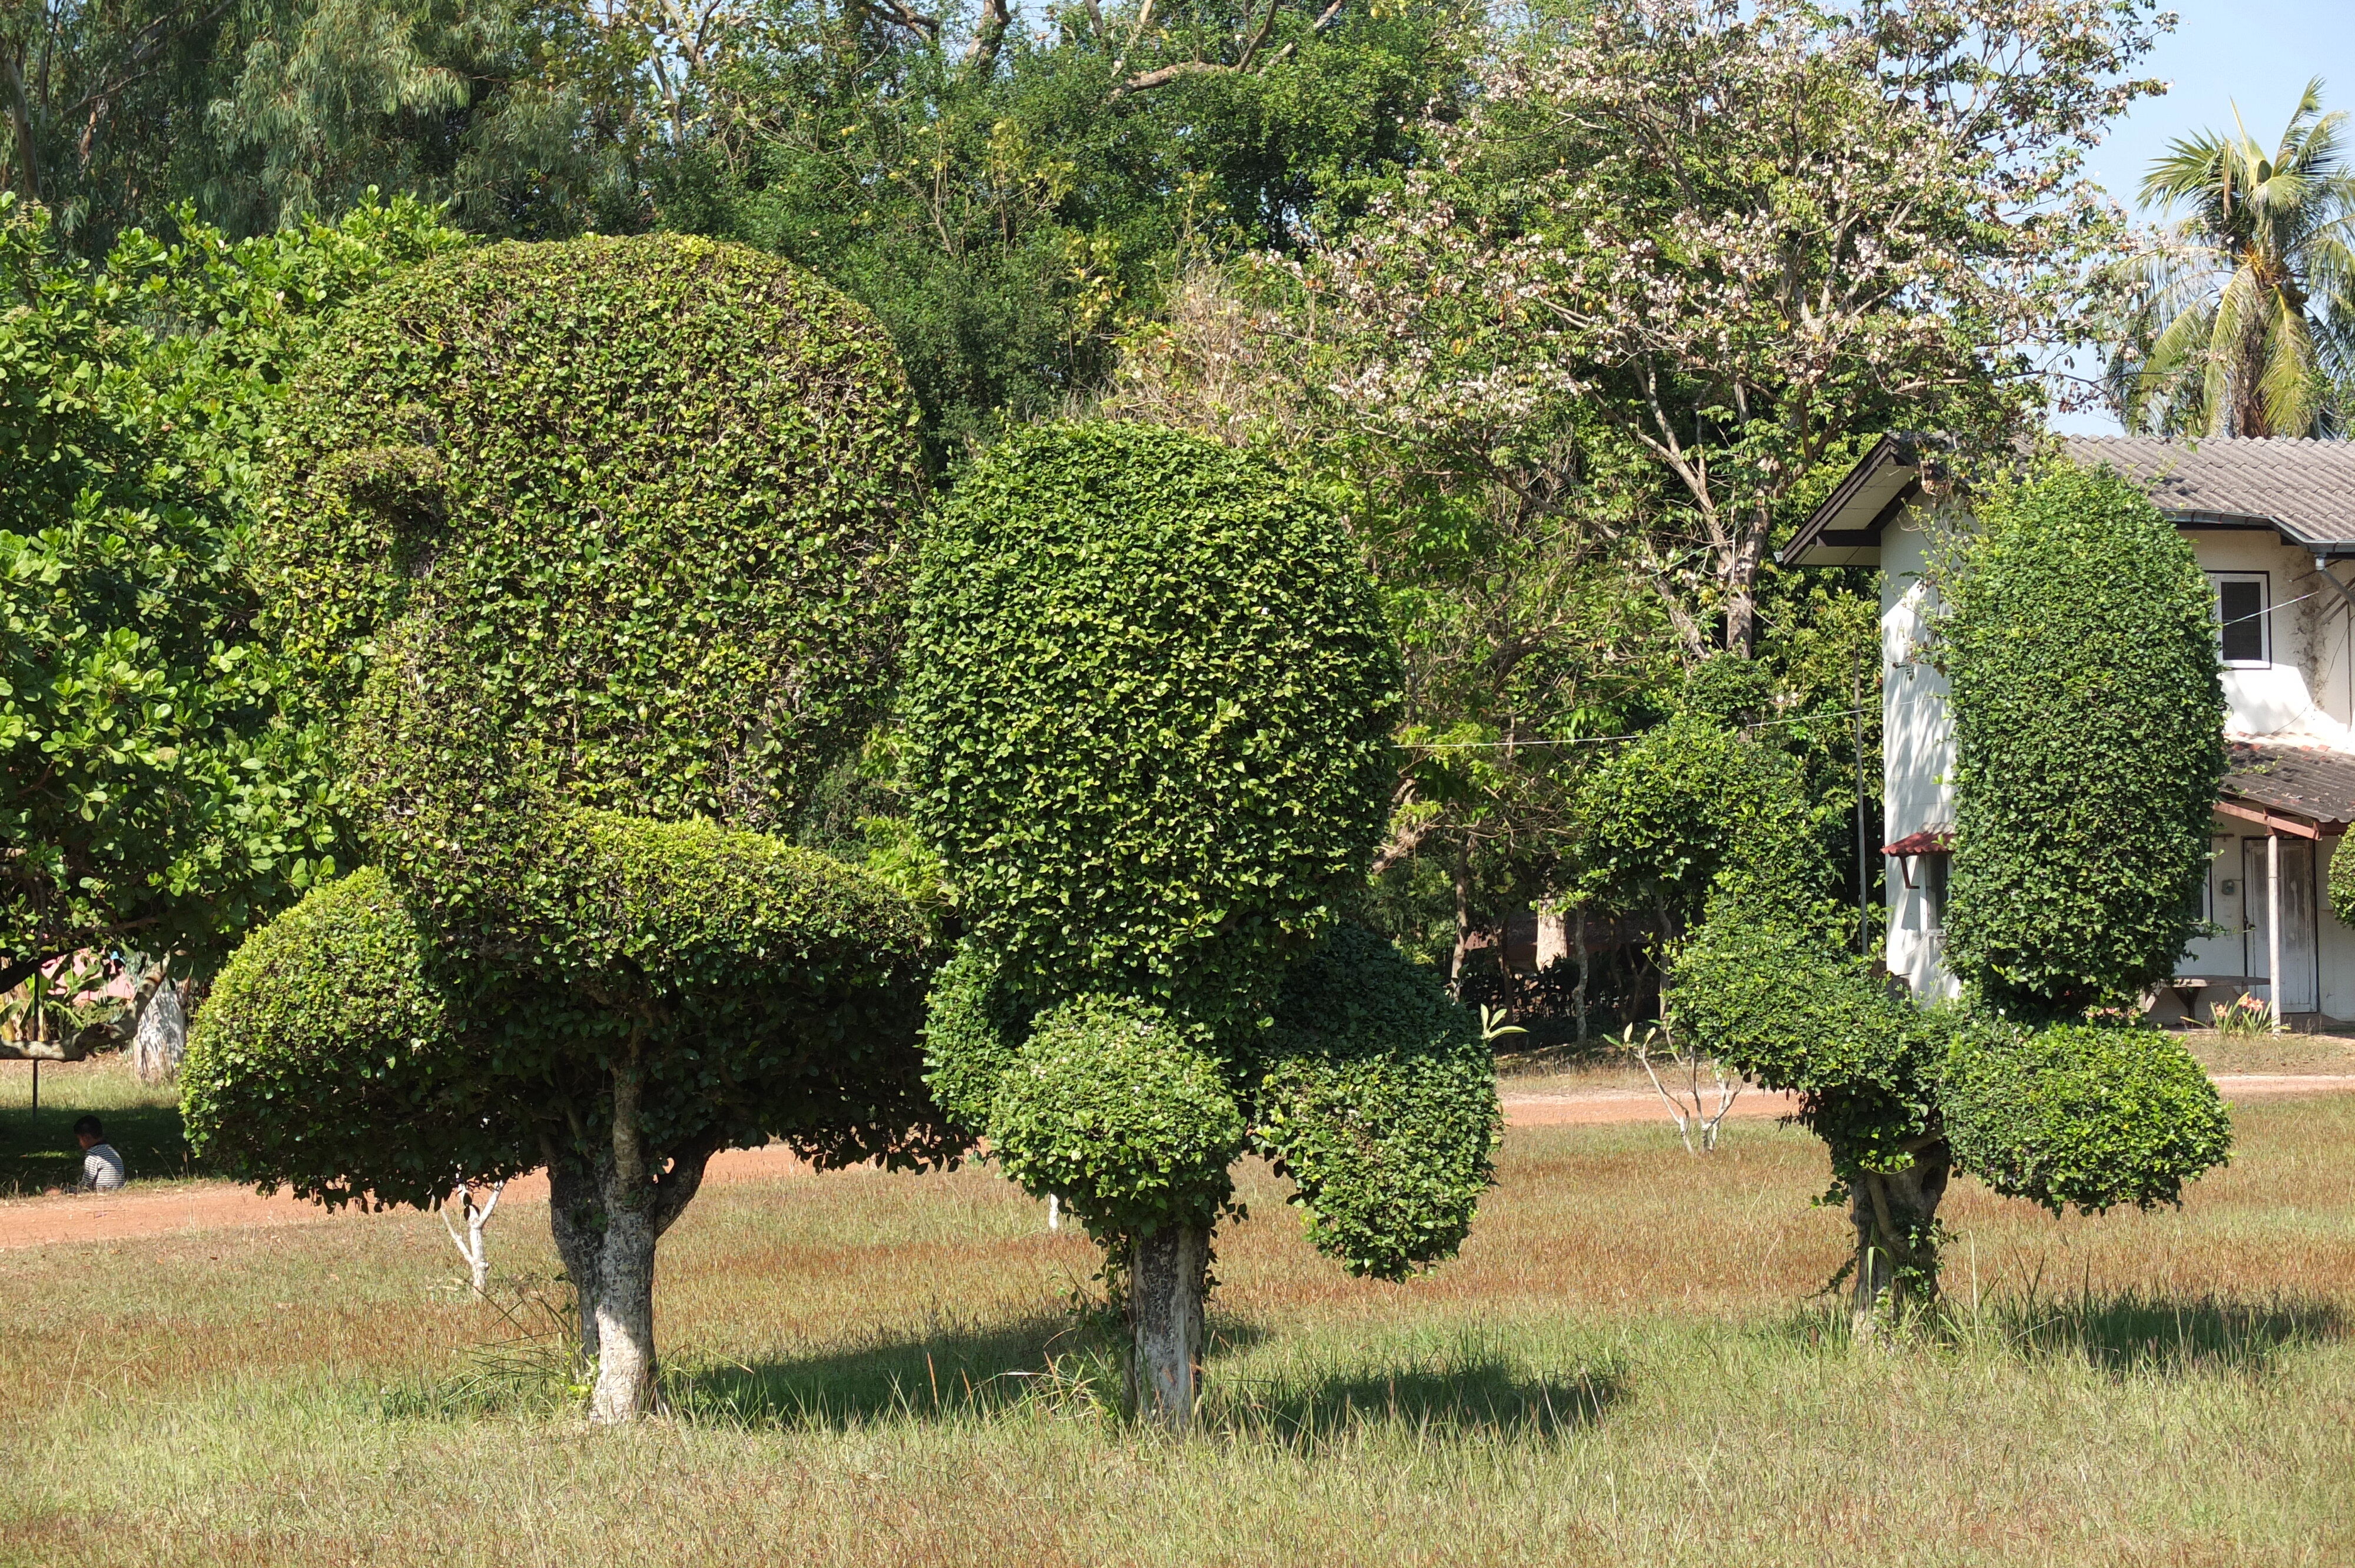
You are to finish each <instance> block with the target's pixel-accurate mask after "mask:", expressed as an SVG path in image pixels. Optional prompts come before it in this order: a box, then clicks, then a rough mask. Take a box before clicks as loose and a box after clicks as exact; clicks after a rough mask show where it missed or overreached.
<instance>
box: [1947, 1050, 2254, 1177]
mask: <svg viewBox="0 0 2355 1568" xmlns="http://www.w3.org/2000/svg"><path fill="white" fill-rule="evenodd" d="M1944 1103H1945V1123H1946V1136H1947V1138H1948V1139H1949V1140H1950V1141H1951V1142H1952V1143H1953V1145H1954V1150H1955V1162H1956V1163H1957V1164H1959V1165H1961V1166H1963V1167H1964V1168H1965V1169H1966V1170H1969V1171H1973V1172H1974V1173H1976V1174H1977V1176H1978V1177H1979V1178H1980V1179H1981V1180H1982V1181H1986V1182H1987V1185H1988V1186H1990V1187H1992V1188H1994V1189H1995V1190H1996V1191H1997V1192H2001V1193H2003V1194H2004V1195H2005V1196H2006V1197H2016V1198H2029V1199H2032V1200H2034V1201H2035V1202H2039V1203H2041V1204H2043V1205H2044V1206H2045V1207H2046V1208H2048V1209H2050V1210H2051V1211H2052V1212H2053V1213H2056V1214H2057V1213H2060V1212H2061V1211H2062V1209H2063V1208H2065V1207H2068V1206H2070V1205H2074V1206H2075V1207H2076V1208H2077V1209H2078V1210H2079V1212H2081V1213H2102V1212H2103V1211H2104V1210H2105V1209H2110V1208H2114V1207H2115V1206H2117V1205H2118V1204H2121V1203H2132V1204H2134V1205H2135V1206H2136V1207H2137V1208H2143V1209H2148V1208H2154V1207H2156V1206H2157V1205H2158V1204H2160V1203H2176V1204H2180V1203H2181V1202H2183V1183H2184V1182H2186V1181H2190V1180H2191V1179H2192V1178H2194V1177H2196V1176H2198V1175H2199V1174H2200V1172H2202V1171H2207V1170H2208V1169H2210V1168H2211V1167H2212V1166H2216V1165H2221V1164H2222V1163H2223V1162H2224V1160H2226V1159H2227V1158H2228V1157H2229V1156H2230V1154H2231V1152H2232V1115H2231V1112H2230V1111H2229V1110H2228V1109H2227V1108H2226V1107H2225V1106H2224V1104H2223V1102H2222V1100H2220V1099H2219V1098H2217V1096H2216V1086H2215V1085H2214V1084H2212V1083H2211V1082H2210V1081H2209V1078H2208V1074H2207V1072H2206V1070H2205V1069H2203V1068H2202V1067H2201V1066H2200V1064H2199V1063H2198V1062H2197V1061H2195V1060H2194V1059H2193V1058H2192V1056H2191V1054H2190V1052H2188V1051H2186V1050H2185V1049H2184V1048H2183V1047H2182V1045H2181V1044H2179V1043H2178V1042H2177V1041H2175V1040H2172V1039H2170V1038H2169V1037H2168V1036H2167V1035H2165V1034H2162V1033H2159V1032H2158V1030H2156V1029H2121V1028H2105V1027H2095V1026H2093V1025H2086V1024H2062V1025H2059V1026H2056V1027H2054V1028H2051V1029H2044V1030H2037V1031H2028V1030H2020V1029H1988V1030H1979V1031H1975V1032H1971V1033H1962V1034H1957V1035H1956V1036H1955V1042H1954V1045H1953V1048H1952V1050H1951V1051H1950V1053H1949V1054H1948V1056H1947V1059H1946V1063H1945V1094H1944Z"/></svg>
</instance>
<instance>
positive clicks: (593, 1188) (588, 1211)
mask: <svg viewBox="0 0 2355 1568" xmlns="http://www.w3.org/2000/svg"><path fill="white" fill-rule="evenodd" d="M541 1147H542V1149H544V1150H550V1151H551V1152H550V1153H549V1160H548V1229H549V1234H550V1235H551V1236H552V1237H554V1239H555V1242H556V1255H557V1256H558V1257H559V1258H560V1259H562V1260H563V1263H564V1277H566V1278H567V1279H570V1281H572V1301H573V1307H574V1309H575V1315H576V1316H577V1317H578V1318H579V1319H580V1325H581V1366H582V1368H584V1369H590V1370H593V1369H594V1368H595V1367H596V1365H597V1349H598V1346H597V1298H598V1296H599V1294H600V1291H599V1288H598V1266H597V1261H598V1252H599V1242H600V1232H601V1231H602V1227H603V1223H604V1215H603V1213H602V1208H603V1202H602V1199H600V1197H599V1196H598V1192H597V1179H596V1177H595V1176H594V1175H593V1174H591V1172H589V1171H584V1170H582V1169H581V1164H580V1162H579V1161H578V1160H574V1159H572V1158H570V1157H569V1156H566V1155H559V1154H556V1153H554V1152H553V1151H552V1150H553V1145H552V1144H551V1143H549V1142H548V1141H547V1140H543V1141H542V1143H541Z"/></svg>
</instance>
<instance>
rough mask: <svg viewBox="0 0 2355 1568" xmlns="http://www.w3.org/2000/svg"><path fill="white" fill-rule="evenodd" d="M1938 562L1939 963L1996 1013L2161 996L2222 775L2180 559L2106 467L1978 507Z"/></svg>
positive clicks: (2195, 586) (2187, 554)
mask: <svg viewBox="0 0 2355 1568" xmlns="http://www.w3.org/2000/svg"><path fill="white" fill-rule="evenodd" d="M1975 511H1976V512H1977V518H1978V523H1979V529H1978V532H1977V534H1976V535H1972V536H1969V537H1967V538H1966V539H1965V540H1964V541H1963V543H1962V546H1961V547H1960V549H1959V550H1958V551H1956V552H1955V556H1954V558H1953V559H1952V560H1951V561H1950V562H1948V563H1945V565H1944V567H1942V569H1943V570H1944V571H1945V574H1946V577H1947V580H1946V581H1945V583H1944V584H1943V585H1942V591H1943V593H1944V595H1945V600H1946V609H1945V615H1944V617H1943V619H1942V620H1940V622H1939V625H1938V639H1939V641H1938V645H1937V650H1936V657H1937V661H1938V665H1939V668H1940V669H1941V670H1943V671H1944V672H1945V674H1946V677H1947V679H1948V681H1949V682H1951V683H1952V685H1953V710H1954V717H1955V772H1954V779H1955V857H1954V866H1953V871H1952V882H1951V884H1950V890H1949V898H1950V903H1949V905H1948V909H1947V916H1946V947H1945V959H1946V962H1947V964H1948V965H1949V966H1950V967H1951V968H1952V969H1954V971H1955V974H1956V975H1958V976H1959V977H1961V978H1962V980H1964V981H1965V982H1966V983H1967V984H1969V985H1971V986H1972V987H1974V988H1975V989H1976V990H1977V991H1978V993H1979V994H1980V995H1982V996H1983V997H1985V998H1986V999H1987V1001H1990V1002H1992V1003H1994V1004H1995V1005H1997V1006H1998V1007H2000V1008H2002V1009H2003V1010H2005V1011H2006V1012H2009V1013H2010V1014H2012V1015H2013V1016H2015V1017H2048V1018H2049V1017H2054V1016H2062V1015H2068V1014H2074V1013H2079V1012H2082V1011H2083V1009H2084V1008H2085V1007H2086V1006H2087V1005H2089V1004H2093V1003H2097V1002H2115V1001H2121V1000H2125V999H2129V998H2132V997H2134V996H2136V995H2137V994H2139V993H2140V992H2141V991H2143V990H2145V989H2146V988H2147V987H2148V986H2149V985H2151V984H2152V983H2154V982H2155V981H2158V980H2164V979H2165V978H2166V977H2167V976H2168V974H2169V972H2170V971H2171V970H2172V969H2173V967H2174V965H2175V964H2176V962H2177V961H2178V959H2179V958H2180V957H2181V955H2182V952H2183V947H2184V944H2185V942H2187V941H2188V940H2190V938H2191V937H2192V936H2193V934H2194V933H2195V931H2196V929H2197V927H2198V926H2199V920H2200V916H2199V903H2198V897H2197V895H2198V893H2199V890H2200V882H2201V879H2202V878H2203V877H2205V876H2206V875H2207V871H2208V856H2209V853H2210V848H2209V831H2210V824H2211V819H2212V816H2213V810H2214V806H2215V801H2216V784H2217V780H2218V779H2220V778H2222V774H2223V770H2224V743H2223V728H2224V696H2223V689H2222V684H2221V683H2220V682H2219V679H2218V665H2217V651H2216V628H2215V611H2214V608H2213V602H2212V599H2211V590H2210V588H2209V587H2208V582H2207V579H2206V578H2205V577H2203V576H2202V575H2201V573H2200V563H2199V561H2198V560H2197V559H2196V558H2195V557H2194V556H2193V555H2192V551H2191V546H2190V543H2189V542H2188V541H2186V540H2185V539H2184V538H2183V537H2182V536H2181V535H2179V533H2177V531H2176V529H2175V527H2174V525H2173V524H2170V523H2169V522H2168V521H2167V520H2166V519H2165V518H2163V517H2161V516H2160V515H2159V514H2158V509H2157V508H2155V507H2154V506H2153V505H2152V504H2151V503H2150V500H2149V498H2148V497H2147V496H2146V495H2145V494H2144V493H2142V492H2141V491H2140V490H2139V489H2137V487H2136V486H2135V485H2134V484H2133V483H2131V482H2128V481H2127V480H2126V479H2124V478H2122V477H2120V476H2119V475H2118V474H2116V473H2115V472H2113V471H2109V470H2107V469H2102V470H2094V471H2087V470H2083V469H2079V468H2075V467H2060V468H2055V469H2053V470H2051V471H2048V472H2045V473H2043V474H2041V475H2040V476H2037V477H2035V478H2033V479H2030V480H2029V481H2027V482H2020V483H2017V484H2010V485H1998V486H1996V487H1993V488H1992V489H1990V490H1989V491H1987V493H1984V494H1982V495H1981V496H1979V497H1977V499H1976V501H1975Z"/></svg>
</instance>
